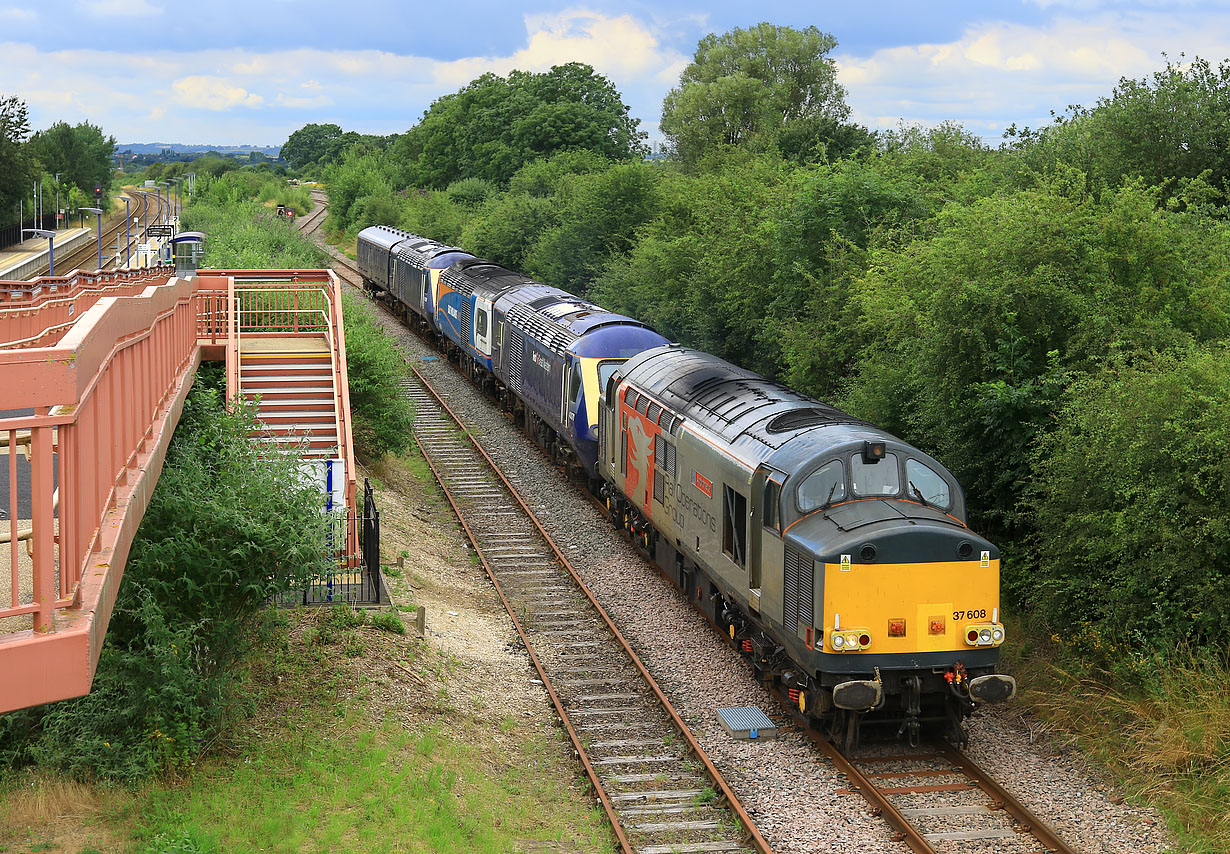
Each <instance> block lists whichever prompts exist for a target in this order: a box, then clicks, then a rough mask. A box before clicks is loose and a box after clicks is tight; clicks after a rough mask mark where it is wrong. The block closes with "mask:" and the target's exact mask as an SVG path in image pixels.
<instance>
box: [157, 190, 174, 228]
mask: <svg viewBox="0 0 1230 854" xmlns="http://www.w3.org/2000/svg"><path fill="white" fill-rule="evenodd" d="M158 186H159V187H165V188H168V189H167V201H168V202H169V201H171V191H170V189H169V188H170V186H171V185H170V184H168V183H167V182H166V181H159V182H158ZM168 219H169V217H166V216H164V215H163V213H162V190H161V189H160V190H159V191H158V221H159V222H166V221H167V220H168Z"/></svg>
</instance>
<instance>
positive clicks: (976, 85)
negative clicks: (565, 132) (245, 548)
mask: <svg viewBox="0 0 1230 854" xmlns="http://www.w3.org/2000/svg"><path fill="white" fill-rule="evenodd" d="M759 21H769V22H771V23H774V24H779V25H786V26H791V27H798V28H802V27H807V26H812V25H814V26H816V27H818V28H819V29H821V30H823V31H824V32H827V33H830V34H831V35H833V36H834V37H835V38H836V40H837V43H838V44H837V48H836V49H835V50H834V51H833V53H832V56H833V58H834V60H835V61H836V63H837V68H838V80H839V82H840V83H841V84H842V85H843V86H844V87H845V88H846V92H847V96H846V99H847V103H848V104H849V105H850V107H851V108H852V111H853V118H854V120H855V121H857V122H859V123H860V124H863V125H865V126H867V127H869V128H871V129H873V130H875V129H882V128H894V127H897V126H899V125H901V124H903V123H904V124H907V125H921V126H924V127H929V126H933V125H936V124H938V123H940V122H943V121H956V122H959V123H961V124H962V125H964V126H965V128H966V129H967V130H968V131H970V132H972V133H974V134H976V135H979V136H981V137H983V138H984V140H985V141H986V142H987V143H988V144H992V145H994V144H996V143H997V142H998V140H999V139H1000V137H1001V135H1002V133H1003V131H1004V129H1005V128H1006V127H1008V126H1009V125H1011V124H1013V123H1015V124H1017V125H1018V126H1030V127H1038V126H1040V125H1043V124H1046V123H1048V122H1049V121H1051V111H1055V112H1056V113H1062V112H1063V111H1064V110H1066V109H1067V107H1068V106H1069V105H1071V104H1084V105H1092V104H1094V103H1095V102H1096V101H1097V99H1098V98H1100V97H1105V96H1108V95H1110V94H1111V93H1112V91H1113V90H1114V87H1115V84H1116V83H1117V82H1118V81H1119V79H1120V78H1122V77H1130V78H1143V77H1147V76H1148V75H1150V74H1152V73H1153V72H1154V71H1156V70H1158V69H1160V68H1162V67H1164V65H1165V62H1166V56H1169V57H1170V58H1171V59H1172V60H1174V61H1176V62H1181V61H1184V55H1186V58H1187V59H1190V58H1192V57H1196V56H1199V57H1203V58H1205V59H1208V60H1210V61H1211V62H1212V63H1214V64H1215V65H1216V64H1217V63H1219V62H1220V61H1221V60H1223V59H1225V58H1226V57H1227V54H1230V0H1126V2H1110V1H1109V0H980V2H972V0H966V2H956V0H926V1H925V2H920V0H863V2H861V3H856V2H851V0H843V1H842V2H833V0H812V2H807V3H789V2H779V0H760V2H756V3H750V2H747V0H743V1H742V2H737V3H736V2H727V0H708V2H704V1H703V0H653V2H646V1H645V0H599V1H598V2H581V3H568V2H552V0H527V2H524V3H522V4H519V5H518V4H509V3H502V2H473V1H472V0H453V2H450V3H439V2H432V3H419V2H411V3H396V2H391V0H345V2H342V3H338V2H336V0H334V2H316V0H257V2H251V0H248V2H237V0H198V2H195V3H191V4H188V3H183V2H171V0H47V2H38V3H34V2H16V3H15V2H13V0H0V95H16V96H18V97H20V98H22V99H23V100H24V101H25V102H26V104H27V105H28V107H29V112H30V122H31V126H32V128H33V129H35V130H38V129H41V128H45V127H48V126H50V125H51V124H53V123H55V122H57V121H61V120H63V121H68V122H69V123H72V124H76V123H78V122H81V121H89V122H91V123H93V124H95V125H98V126H100V127H101V128H102V129H103V131H104V132H105V133H107V134H110V135H112V136H114V137H115V138H116V139H117V140H118V141H119V142H120V143H136V142H179V143H199V144H215V145H280V144H281V143H283V142H285V140H286V138H287V137H288V136H289V135H290V134H291V132H293V131H294V130H296V129H298V128H300V127H302V126H303V125H305V124H308V123H310V122H316V123H324V122H334V123H337V124H339V125H341V126H342V127H343V128H344V129H345V130H354V131H359V132H361V133H376V134H388V133H398V132H401V131H404V130H406V129H407V128H409V127H410V126H411V125H413V124H414V123H415V122H416V121H418V119H419V118H420V117H421V116H422V114H423V111H424V110H426V109H427V108H428V107H429V106H430V105H431V102H432V101H434V100H435V99H436V98H439V97H440V96H442V95H446V94H448V93H450V92H455V91H456V90H457V89H459V88H460V87H461V86H463V85H465V84H466V83H467V82H469V81H470V80H472V79H474V78H475V77H477V76H478V75H480V74H483V73H485V72H494V73H496V74H501V75H504V74H507V73H508V72H509V71H510V70H512V69H514V68H519V69H523V70H527V71H545V70H547V69H549V68H550V67H551V66H552V65H557V64H560V63H564V62H570V61H581V62H587V63H589V64H590V65H592V66H593V67H594V68H595V69H596V70H597V71H598V72H600V73H601V74H604V75H606V76H607V77H608V78H610V79H611V80H612V81H613V82H614V84H615V85H616V87H617V88H618V89H619V91H620V92H621V93H622V94H623V97H624V102H625V103H626V104H628V106H629V107H630V108H631V112H632V115H633V116H635V117H637V118H639V119H641V122H642V124H641V127H642V129H643V130H645V131H647V132H648V133H649V135H650V141H651V142H655V141H659V140H660V139H661V136H660V134H659V132H658V121H659V119H660V116H661V107H662V99H663V97H664V96H665V94H666V93H667V92H668V91H669V90H670V89H671V88H672V87H673V86H676V85H677V84H678V80H679V74H680V72H681V71H682V70H683V68H684V67H685V66H686V65H687V63H688V62H689V61H690V59H691V57H692V54H693V52H694V51H695V49H696V44H697V42H698V41H699V40H700V39H701V38H702V37H704V36H705V35H707V34H709V33H714V32H716V33H722V32H727V31H729V30H731V29H733V28H735V27H748V26H751V25H753V24H755V23H757V22H759Z"/></svg>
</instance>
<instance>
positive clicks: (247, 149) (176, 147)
mask: <svg viewBox="0 0 1230 854" xmlns="http://www.w3.org/2000/svg"><path fill="white" fill-rule="evenodd" d="M168 149H170V150H171V151H172V152H174V153H175V154H195V153H198V152H199V153H201V154H204V153H205V152H206V151H216V152H218V153H219V154H250V153H251V152H253V151H258V152H260V153H261V154H264V155H265V156H266V157H277V156H278V152H279V151H281V146H278V145H186V144H184V143H181V142H121V143H120V144H119V145H117V146H116V147H115V150H116V151H125V152H128V151H131V152H132V153H133V154H160V153H161V152H163V151H166V150H168Z"/></svg>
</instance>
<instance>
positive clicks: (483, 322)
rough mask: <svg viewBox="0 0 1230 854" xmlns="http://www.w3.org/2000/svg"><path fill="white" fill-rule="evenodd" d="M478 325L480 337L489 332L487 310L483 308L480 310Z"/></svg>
mask: <svg viewBox="0 0 1230 854" xmlns="http://www.w3.org/2000/svg"><path fill="white" fill-rule="evenodd" d="M477 326H478V334H479V337H480V338H481V337H482V336H484V335H486V334H487V312H485V311H482V310H480V311H479V312H478V321H477Z"/></svg>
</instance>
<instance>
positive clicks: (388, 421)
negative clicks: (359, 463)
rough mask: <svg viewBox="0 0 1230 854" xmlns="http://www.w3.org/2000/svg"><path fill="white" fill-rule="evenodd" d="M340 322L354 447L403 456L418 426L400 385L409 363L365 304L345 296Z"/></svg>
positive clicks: (370, 452) (368, 452) (377, 454)
mask: <svg viewBox="0 0 1230 854" xmlns="http://www.w3.org/2000/svg"><path fill="white" fill-rule="evenodd" d="M342 317H343V322H344V323H345V327H346V372H347V375H348V377H349V381H350V413H351V420H352V432H353V434H354V441H355V447H356V449H357V450H358V451H359V453H360V454H362V455H364V456H366V457H368V458H371V459H375V458H379V457H381V456H383V455H385V454H386V453H394V454H397V453H401V452H402V451H404V450H405V449H406V448H408V447H410V442H411V435H410V427H411V425H412V424H413V422H414V410H413V408H412V407H411V406H410V401H409V400H408V399H407V398H406V396H405V393H404V392H403V391H402V388H401V385H400V381H401V379H402V378H403V377H405V376H406V364H405V361H404V360H403V359H402V357H401V355H400V354H399V353H398V352H397V349H396V348H395V347H394V346H393V343H392V342H391V341H390V340H389V338H388V336H386V335H385V333H384V330H383V329H382V328H381V327H380V324H379V323H377V322H376V318H375V317H374V316H373V315H372V313H371V309H370V308H368V307H367V305H366V304H365V303H364V302H362V301H361V300H359V299H358V298H356V297H351V296H350V295H349V294H346V295H343V296H342Z"/></svg>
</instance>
